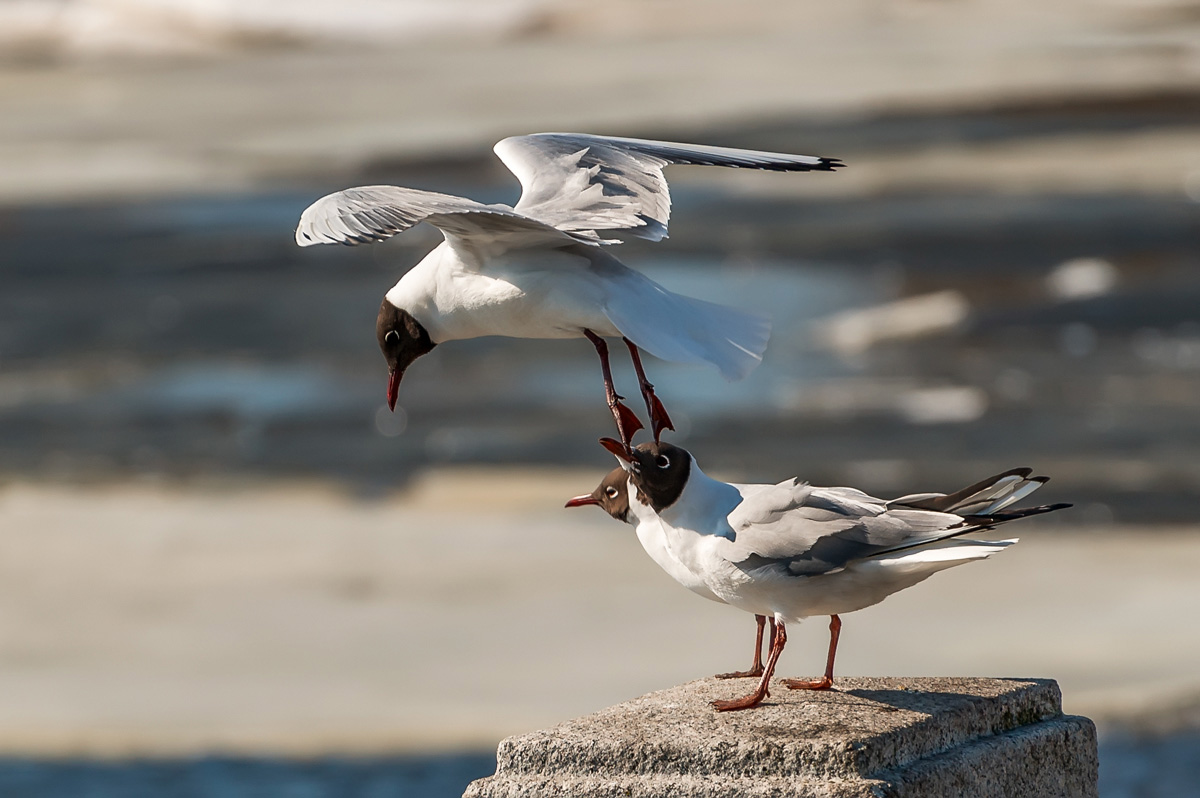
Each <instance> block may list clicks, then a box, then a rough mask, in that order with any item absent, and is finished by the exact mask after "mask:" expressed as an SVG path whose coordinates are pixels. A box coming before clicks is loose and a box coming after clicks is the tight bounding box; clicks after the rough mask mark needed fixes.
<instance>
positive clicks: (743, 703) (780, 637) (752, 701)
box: [712, 623, 787, 712]
mask: <svg viewBox="0 0 1200 798" xmlns="http://www.w3.org/2000/svg"><path fill="white" fill-rule="evenodd" d="M772 638H773V639H772V641H771V655H770V656H769V657H767V666H766V668H765V669H764V670H763V675H762V679H760V680H759V682H758V687H757V688H755V690H754V692H753V693H750V694H749V695H744V696H742V697H741V698H735V699H733V700H732V701H714V702H712V705H713V707H714V708H715V709H716V710H717V712H730V711H733V710H738V709H750V707H756V706H758V705H759V704H761V703H762V701H763V699H764V698H766V697H767V696H769V695H770V692H768V691H767V685H768V684H769V683H770V681H771V674H773V673H775V663H777V662H779V655H780V654H782V653H783V647H784V646H785V645H786V644H787V631H786V630H785V629H784V628H783V624H782V623H776V624H775V634H774V635H772Z"/></svg>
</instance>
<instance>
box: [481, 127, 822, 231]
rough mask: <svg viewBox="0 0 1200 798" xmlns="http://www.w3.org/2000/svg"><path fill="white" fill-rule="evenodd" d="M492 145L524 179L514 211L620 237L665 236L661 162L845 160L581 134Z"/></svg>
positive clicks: (755, 165)
mask: <svg viewBox="0 0 1200 798" xmlns="http://www.w3.org/2000/svg"><path fill="white" fill-rule="evenodd" d="M495 151H496V155H498V156H499V157H500V160H501V161H503V162H504V165H505V166H507V167H508V168H509V170H510V171H511V172H512V173H513V174H514V175H516V176H517V179H518V180H520V181H521V189H522V193H521V200H520V201H519V202H518V203H517V204H516V206H515V209H516V210H517V211H520V212H521V213H525V214H528V215H529V216H532V217H534V218H537V219H541V220H542V221H544V222H546V223H547V224H550V225H553V226H554V227H557V228H558V229H560V230H568V231H572V232H592V231H601V230H609V231H613V232H614V234H615V235H616V236H617V237H618V238H621V237H624V236H634V237H637V238H646V239H649V240H651V241H658V240H660V239H662V238H664V237H666V235H667V220H668V219H669V217H670V215H671V195H670V193H669V192H668V190H667V181H666V178H665V177H664V176H663V167H665V166H668V165H670V164H693V165H698V166H729V167H734V168H741V169H765V170H768V171H774V172H810V171H825V172H828V171H831V170H833V169H836V168H837V167H839V166H843V164H842V163H841V162H840V161H838V160H837V159H834V158H820V157H817V156H813V155H787V154H783V153H775V152H758V151H756V150H739V149H732V148H729V147H705V146H700V145H696V144H675V143H672V142H667V141H647V140H643V139H628V138H611V137H607V136H589V135H585V134H581V133H535V134H533V135H529V136H513V137H511V138H507V139H504V140H503V141H501V142H500V143H498V144H497V145H496V146H495Z"/></svg>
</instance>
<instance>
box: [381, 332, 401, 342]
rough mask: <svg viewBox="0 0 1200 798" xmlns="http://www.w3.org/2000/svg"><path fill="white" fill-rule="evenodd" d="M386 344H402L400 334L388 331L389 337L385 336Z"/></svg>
mask: <svg viewBox="0 0 1200 798" xmlns="http://www.w3.org/2000/svg"><path fill="white" fill-rule="evenodd" d="M383 340H384V343H390V344H398V343H400V333H398V332H396V331H395V330H388V333H387V335H385V336H383Z"/></svg>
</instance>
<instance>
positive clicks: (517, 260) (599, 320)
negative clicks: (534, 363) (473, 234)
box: [388, 245, 621, 343]
mask: <svg viewBox="0 0 1200 798" xmlns="http://www.w3.org/2000/svg"><path fill="white" fill-rule="evenodd" d="M613 287H614V286H613V285H612V283H611V281H609V280H606V279H605V276H604V275H601V274H597V272H596V271H595V270H594V269H592V268H591V262H590V261H589V259H588V258H586V257H583V256H581V255H579V254H576V253H575V252H572V251H569V250H562V249H547V250H522V251H520V252H517V253H513V254H506V255H501V256H499V257H494V258H490V259H488V261H487V264H486V268H482V269H481V268H479V267H478V265H476V264H471V263H466V262H464V261H463V260H462V259H461V258H460V257H459V256H458V253H456V252H454V251H453V250H451V249H449V248H448V247H445V245H443V246H442V247H439V248H438V249H435V250H434V251H433V252H431V253H430V254H429V256H428V257H427V258H426V259H425V260H424V261H422V262H421V263H420V264H418V265H417V266H416V267H414V268H413V269H412V271H410V272H409V273H408V274H406V275H405V276H404V278H403V279H402V280H401V281H400V282H399V283H397V285H396V287H395V288H393V289H392V291H391V292H389V293H388V298H389V299H390V300H391V301H392V302H393V304H396V305H397V306H398V307H407V308H412V312H413V315H414V316H416V317H417V319H418V321H420V322H421V324H423V325H424V326H425V328H426V329H427V330H428V331H429V334H430V336H431V337H432V338H433V340H434V342H435V343H442V342H444V341H453V340H458V339H464V338H478V337H482V336H487V335H500V336H507V337H510V338H578V337H581V336H582V335H583V331H584V330H585V329H587V330H591V331H592V332H594V333H596V334H597V335H602V336H609V337H615V336H620V334H621V333H620V332H619V331H618V330H617V328H616V327H615V326H614V325H613V323H612V322H611V321H609V319H608V316H607V315H605V312H604V308H605V306H606V303H607V299H608V292H609V291H611V290H613Z"/></svg>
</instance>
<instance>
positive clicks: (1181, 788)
mask: <svg viewBox="0 0 1200 798" xmlns="http://www.w3.org/2000/svg"><path fill="white" fill-rule="evenodd" d="M495 769H496V758H495V756H493V755H492V754H490V753H458V754H441V755H426V756H398V757H373V758H369V757H361V758H344V757H343V758H334V757H325V758H317V759H308V760H298V759H245V758H240V759H239V758H233V757H198V758H195V759H176V760H130V761H113V762H100V761H94V760H69V759H68V760H28V759H2V758H0V796H2V798H458V797H459V796H461V795H462V793H463V790H465V789H466V786H467V785H468V784H469V783H470V782H472V781H474V780H476V779H481V778H484V777H486V776H490V775H491V774H492V773H493V772H494V771H495ZM1100 796H1101V798H1188V797H1189V796H1200V732H1197V731H1194V730H1191V731H1187V730H1185V731H1182V732H1179V733H1176V734H1172V735H1165V736H1157V735H1156V736H1148V737H1135V736H1128V735H1110V736H1107V737H1106V738H1105V739H1103V740H1101V744H1100Z"/></svg>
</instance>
